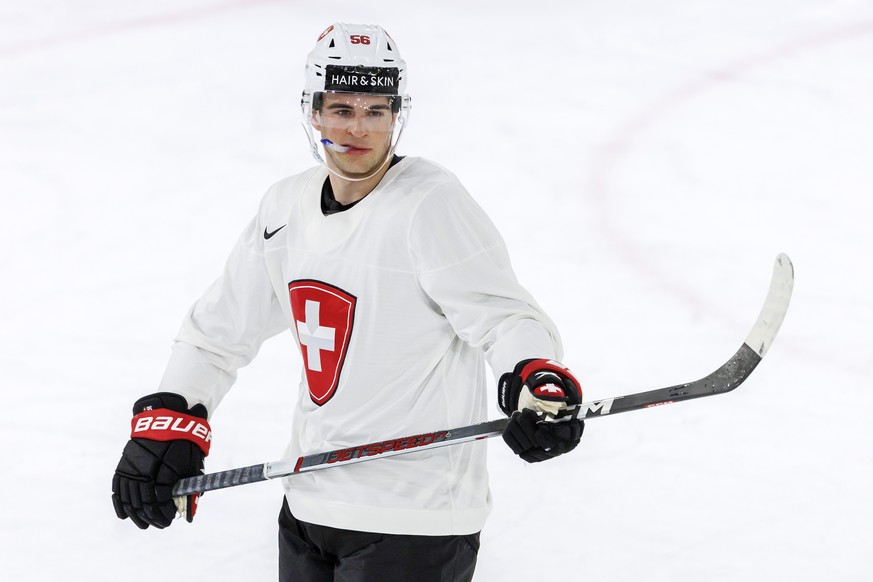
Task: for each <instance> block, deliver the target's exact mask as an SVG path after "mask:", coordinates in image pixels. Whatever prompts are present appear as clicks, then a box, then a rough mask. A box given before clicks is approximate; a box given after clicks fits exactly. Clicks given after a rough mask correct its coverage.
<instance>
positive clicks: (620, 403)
mask: <svg viewBox="0 0 873 582" xmlns="http://www.w3.org/2000/svg"><path fill="white" fill-rule="evenodd" d="M793 287H794V267H793V266H792V264H791V261H790V260H789V258H788V256H786V255H784V254H780V255H779V256H778V257H777V258H776V264H775V265H774V267H773V278H772V279H771V281H770V290H769V291H768V293H767V298H766V300H765V301H764V307H763V308H762V309H761V313H760V315H759V316H758V320H757V321H756V322H755V325H754V326H753V327H752V331H751V332H750V333H749V335H748V337H747V338H746V341H745V342H743V345H742V346H740V349H739V350H737V352H736V353H735V354H734V355H733V356H732V357H731V358H730V359H729V360H728V361H727V362H726V363H725V364H724V365H722V366H721V367H720V368H719V369H717V370H716V371H715V372H713V373H712V374H709V375H708V376H706V377H704V378H701V379H700V380H697V381H694V382H689V383H687V384H679V385H678V386H670V387H667V388H658V389H655V390H649V391H647V392H639V393H636V394H629V395H626V396H616V397H614V398H606V399H604V400H595V401H593V402H586V403H583V404H580V405H579V409H580V411H579V413H578V414H577V418H580V419H587V418H595V417H599V416H606V415H609V414H618V413H619V412H629V411H631V410H639V409H641V408H650V407H653V406H661V405H663V404H672V403H674V402H682V401H683V400H691V399H693V398H702V397H704V396H712V395H714V394H723V393H725V392H730V391H731V390H733V389H734V388H736V387H737V386H739V385H740V384H742V383H743V381H744V380H745V379H746V378H748V377H749V374H751V373H752V370H754V369H755V366H757V365H758V363H759V362H760V361H761V358H763V357H764V354H766V353H767V350H768V349H769V348H770V345H771V344H772V342H773V339H774V338H775V337H776V334H777V332H778V331H779V326H780V325H781V324H782V320H783V319H784V317H785V312H786V311H787V309H788V303H789V301H790V300H791V291H792V289H793ZM508 422H509V419H506V418H501V419H498V420H492V421H488V422H483V423H480V424H474V425H470V426H464V427H461V428H454V429H450V430H439V431H435V432H426V433H423V434H417V435H413V436H407V437H401V438H395V439H388V440H384V441H378V442H374V443H369V444H366V445H360V446H356V447H349V448H345V449H337V450H335V451H329V452H326V453H313V454H310V455H305V456H302V457H300V458H298V459H283V460H281V461H273V462H271V463H262V464H259V465H251V466H249V467H241V468H238V469H230V470H228V471H219V472H217V473H210V474H207V475H198V476H196V477H189V478H187V479H182V480H180V481H178V482H177V483H176V484H175V486H174V487H173V496H174V497H181V496H184V495H189V494H191V493H203V492H205V491H213V490H215V489H223V488H225V487H234V486H236V485H245V484H248V483H256V482H258V481H266V480H268V479H275V478H277V477H287V476H289V475H297V474H299V473H307V472H309V471H317V470H319V469H327V468H330V467H336V466H339V465H349V464H352V463H360V462H363V461H370V460H372V459H378V458H386V457H393V456H395V455H403V454H406V453H413V452H416V451H422V450H425V449H428V450H429V449H435V448H438V447H446V446H451V445H457V444H461V443H466V442H470V441H474V440H480V439H487V438H491V437H495V436H497V435H500V434H502V433H503V429H504V428H505V427H506V424H507V423H508Z"/></svg>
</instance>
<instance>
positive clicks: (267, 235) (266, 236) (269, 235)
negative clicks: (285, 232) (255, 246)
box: [264, 224, 288, 240]
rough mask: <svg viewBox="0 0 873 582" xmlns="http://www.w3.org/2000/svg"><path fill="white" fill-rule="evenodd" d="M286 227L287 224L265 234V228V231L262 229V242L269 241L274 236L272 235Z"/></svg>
mask: <svg viewBox="0 0 873 582" xmlns="http://www.w3.org/2000/svg"><path fill="white" fill-rule="evenodd" d="M286 226H288V225H287V224H283V225H282V226H280V227H279V228H277V229H276V230H274V231H273V232H267V229H266V228H265V229H264V240H270V239H271V238H273V235H274V234H276V233H277V232H279V231H280V230H282V229H283V228H285V227H286Z"/></svg>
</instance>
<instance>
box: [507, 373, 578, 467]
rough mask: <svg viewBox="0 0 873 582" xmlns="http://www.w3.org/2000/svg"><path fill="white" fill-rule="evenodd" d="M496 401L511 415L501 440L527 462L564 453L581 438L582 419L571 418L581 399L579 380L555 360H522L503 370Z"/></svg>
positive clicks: (546, 458)
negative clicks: (512, 368) (513, 366)
mask: <svg viewBox="0 0 873 582" xmlns="http://www.w3.org/2000/svg"><path fill="white" fill-rule="evenodd" d="M498 403H499V405H500V409H501V410H502V411H503V412H504V413H505V414H506V415H507V416H510V421H509V424H508V425H507V427H506V429H505V430H504V431H503V440H504V441H505V442H506V444H507V445H509V448H511V449H512V451H513V452H514V453H515V454H517V455H518V456H520V457H521V458H522V459H524V460H525V461H527V462H528V463H536V462H539V461H545V460H548V459H552V458H554V457H557V456H558V455H563V454H564V453H566V452H569V451H571V450H573V449H574V448H576V445H578V444H579V440H580V439H581V438H582V431H583V430H584V429H585V422H584V421H583V420H579V419H577V418H576V414H577V413H578V405H579V404H581V403H582V390H581V388H580V385H579V381H578V380H577V379H576V377H575V376H574V375H573V373H572V372H570V370H569V369H567V367H566V366H564V365H562V364H560V363H558V362H556V361H554V360H545V359H530V360H523V361H521V362H519V363H518V364H517V365H516V366H515V369H514V370H513V371H512V372H508V373H506V374H503V375H502V376H501V377H500V383H499V387H498Z"/></svg>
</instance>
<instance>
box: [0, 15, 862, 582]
mask: <svg viewBox="0 0 873 582" xmlns="http://www.w3.org/2000/svg"><path fill="white" fill-rule="evenodd" d="M334 21H348V22H362V23H380V24H382V25H383V26H385V27H386V28H387V29H388V31H389V32H390V33H391V34H392V35H393V36H394V37H395V38H396V39H397V43H398V44H399V46H400V48H401V51H402V54H403V56H404V57H405V59H406V60H407V62H408V63H409V70H410V74H409V80H410V81H409V83H410V84H409V88H410V92H411V93H412V95H413V100H414V101H413V102H414V107H413V112H412V117H411V123H410V125H409V129H408V131H407V133H406V134H405V136H404V138H403V141H402V143H401V148H400V153H402V154H405V155H421V156H425V157H428V158H431V159H433V160H435V161H437V162H438V163H440V164H442V165H444V166H446V167H448V168H449V169H451V170H452V171H454V172H455V173H456V174H457V175H458V176H459V177H460V178H461V180H462V181H463V182H464V184H465V185H466V186H467V188H468V189H469V190H470V191H471V192H472V194H473V195H474V197H475V198H476V199H477V200H478V201H479V202H480V203H481V205H482V206H483V207H484V208H485V209H486V210H487V211H488V212H489V214H490V215H491V216H492V218H493V220H494V221H495V223H496V224H497V226H498V227H499V229H500V230H501V232H502V233H503V234H504V236H505V238H506V242H507V244H508V246H509V248H510V252H511V254H512V256H513V260H514V266H515V268H516V270H517V273H518V275H519V278H520V279H521V280H522V282H523V283H524V284H525V285H526V286H527V287H528V288H529V289H530V290H531V291H532V292H533V294H534V295H535V296H536V297H537V298H538V300H539V301H540V303H541V304H542V305H543V306H544V307H545V308H546V309H547V310H548V312H549V313H550V314H551V315H552V316H553V317H554V319H555V320H556V321H557V323H558V324H559V326H560V328H561V330H562V333H563V336H564V342H565V347H566V357H565V362H566V363H567V364H568V365H570V367H571V368H573V369H574V370H575V371H576V372H577V374H578V375H579V376H580V377H581V378H582V381H583V384H584V390H585V396H586V399H587V400H591V399H598V398H604V397H608V396H614V395H617V394H622V393H628V392H636V391H641V390H646V389H651V388H656V387H661V386H667V385H671V384H677V383H680V382H685V381H690V380H694V379H696V378H699V377H701V376H703V375H705V374H707V373H709V372H711V371H712V370H713V369H715V368H716V367H717V366H718V365H720V364H721V363H722V362H723V361H724V360H725V359H727V357H728V356H730V355H731V354H732V353H733V352H734V351H735V350H736V348H738V347H739V345H740V343H741V342H742V340H743V339H744V338H745V335H746V333H747V331H748V328H749V327H750V326H751V324H752V323H753V321H754V320H755V317H756V316H757V313H758V309H759V308H760V304H761V302H762V301H763V298H764V294H765V292H766V289H767V283H768V281H769V277H770V272H771V265H772V261H773V260H774V259H775V257H776V255H777V253H779V252H786V253H788V254H789V255H790V256H791V258H792V259H793V261H794V265H795V268H796V273H797V282H796V287H795V294H794V299H793V303H792V305H791V308H790V310H789V313H788V317H787V318H786V320H785V323H784V326H783V329H782V332H781V334H780V336H779V337H778V338H777V339H776V341H775V343H774V345H773V347H772V349H771V350H770V352H769V353H768V355H767V357H766V358H765V360H764V361H763V362H762V363H761V365H760V366H759V368H758V369H757V370H756V371H755V373H754V374H753V375H752V376H751V378H750V379H749V380H748V381H747V383H746V384H744V385H743V386H742V387H741V388H740V389H738V390H737V391H735V392H732V393H730V394H727V395H724V396H718V397H714V398H708V399H704V400H697V401H693V402H688V403H682V404H677V405H674V406H666V407H661V408H659V409H653V410H647V411H642V412H634V413H628V414H624V415H619V416H615V417H611V418H604V419H596V420H592V421H590V422H589V423H588V427H587V429H586V434H585V436H584V438H583V442H582V445H581V446H580V447H579V449H577V451H575V452H574V453H573V454H572V455H568V456H566V457H563V458H561V459H558V460H555V461H553V462H550V463H547V464H541V465H533V466H527V465H525V464H524V463H523V462H521V461H519V460H517V459H516V458H514V457H513V456H512V454H511V453H510V452H509V450H508V449H506V448H505V447H504V445H503V444H502V443H500V442H499V440H495V441H491V442H490V444H489V448H490V472H491V478H492V488H493V494H494V499H495V508H494V511H493V513H492V515H491V518H490V520H489V522H488V524H487V526H486V528H485V530H484V532H483V536H482V542H483V544H482V550H481V553H480V560H479V567H478V571H477V580H534V579H536V580H539V579H543V578H546V579H555V580H588V581H635V582H636V581H641V580H646V581H699V580H707V581H710V580H712V581H722V580H724V581H727V580H730V581H741V580H742V581H748V580H792V581H821V580H852V581H862V580H863V581H866V580H870V579H873V578H871V577H873V557H871V556H873V523H871V522H873V504H871V500H870V492H871V491H873V430H871V426H873V423H871V421H870V416H871V414H873V386H871V380H870V378H871V376H873V340H871V332H873V300H871V294H873V274H871V271H873V265H871V261H870V258H869V257H870V251H871V247H873V212H871V201H870V198H871V195H873V3H871V2H869V1H866V0H865V1H861V0H856V1H853V0H732V1H728V0H707V1H701V0H697V1H695V0H669V1H666V0H665V1H663V2H647V1H645V0H612V1H608V2H607V1H594V0H582V1H575V2H571V1H563V2H561V1H555V0H541V1H537V2H532V1H531V2H517V1H503V2H471V1H465V2H459V1H456V0H444V1H441V2H426V3H425V2H422V3H416V2H397V1H391V2H381V1H370V2H360V1H357V2H352V1H347V0H332V1H330V2H292V1H289V0H285V1H280V0H260V1H259V0H223V1H222V0H172V1H171V0H153V1H151V2H134V1H133V0H68V1H62V0H29V1H28V2H22V1H19V0H2V2H0V200H2V206H0V249H2V250H0V273H2V288H0V299H2V300H0V378H2V380H0V383H2V387H3V388H2V401H0V455H2V459H0V460H2V463H0V567H2V574H0V576H2V577H3V579H4V580H14V581H16V582H18V581H29V580H88V581H95V582H96V581H117V580H124V581H126V582H138V581H144V580H209V581H215V582H219V581H229V580H274V579H275V577H276V553H277V550H276V541H275V539H276V525H275V521H276V516H277V513H278V509H279V505H280V499H281V487H280V485H279V483H276V482H268V483H261V484H257V485H251V486H245V487H239V488H236V489H229V490H225V491H220V492H214V493H210V494H208V495H206V496H205V497H204V498H203V500H202V502H201V507H200V513H199V514H198V516H197V519H196V520H195V522H194V523H193V524H190V525H189V524H186V523H184V522H181V521H180V522H177V523H174V524H173V526H172V527H171V528H169V529H167V530H164V531H157V530H154V529H150V530H148V531H140V530H138V529H137V528H136V527H134V526H133V524H132V523H131V522H130V521H124V522H122V521H120V520H118V519H117V518H116V517H115V515H114V512H113V510H112V507H111V503H110V495H109V493H110V491H109V488H110V480H111V475H112V471H113V470H114V467H115V464H116V463H117V461H118V458H119V456H120V452H121V449H122V447H123V445H124V442H125V441H126V439H127V435H128V431H129V415H130V406H131V404H132V403H133V401H134V400H135V399H136V398H138V397H139V396H141V395H144V394H148V393H150V392H153V391H154V390H155V388H156V386H157V382H158V380H159V379H160V376H161V374H162V372H163V368H164V364H165V362H166V360H167V357H168V355H169V348H170V345H171V339H172V337H173V335H174V334H175V332H176V330H177V328H178V326H179V324H180V322H181V318H182V316H183V314H184V312H185V311H186V309H187V308H188V306H189V305H190V304H191V303H192V302H193V301H194V300H195V299H196V298H197V297H198V295H199V294H200V293H201V292H202V290H203V289H205V287H206V286H207V285H208V284H209V283H210V282H211V281H212V280H213V279H214V278H215V277H216V276H217V275H218V274H219V272H220V269H221V266H222V264H223V261H224V258H225V256H226V254H227V252H228V251H229V250H230V248H231V246H232V244H233V241H234V240H235V238H236V236H237V235H238V233H239V232H240V231H241V230H242V228H243V226H244V225H245V223H246V222H247V221H248V219H249V217H250V216H251V215H252V214H253V213H254V212H255V210H256V206H257V203H258V200H259V198H260V197H261V195H262V194H263V192H264V191H265V190H266V188H267V187H268V186H269V185H270V184H271V183H273V182H274V181H276V180H278V179H280V178H281V177H283V176H286V175H289V174H292V173H296V172H298V171H300V170H302V169H304V168H306V167H309V166H310V165H311V164H312V163H313V161H312V159H311V157H310V155H309V153H308V151H307V147H306V143H305V138H304V134H303V131H302V130H301V128H300V126H299V120H298V102H299V94H300V91H301V89H302V68H303V62H304V58H305V55H306V53H307V52H308V51H309V50H310V48H311V47H312V45H313V43H314V41H315V39H316V37H317V35H318V33H319V32H321V30H323V29H324V28H325V27H326V26H327V25H328V24H330V23H331V22H334ZM433 234H434V236H435V237H438V236H440V233H433ZM385 357H387V358H390V354H385ZM299 372H300V357H299V354H298V353H297V352H296V347H295V346H294V344H293V341H292V338H291V336H290V334H284V335H283V336H280V337H279V338H277V339H275V340H273V341H271V342H269V343H268V344H266V345H265V346H264V348H263V350H262V353H261V355H260V356H259V357H258V359H257V360H256V361H255V363H254V364H253V365H252V366H250V367H249V368H247V369H245V370H243V371H242V372H241V374H240V378H239V381H238V383H237V386H236V387H235V389H234V390H233V391H232V392H231V394H230V395H229V396H228V397H227V399H226V400H225V401H224V403H223V404H222V406H221V407H220V408H219V410H218V411H217V412H216V414H215V415H214V418H213V419H212V427H213V430H214V433H215V442H214V446H213V453H212V454H211V455H210V457H209V459H208V460H207V469H208V470H212V471H215V470H221V469H228V468H232V467H237V466H243V465H249V464H253V463H258V462H264V461H269V460H274V459H275V458H277V457H278V456H279V455H280V454H281V452H282V449H283V447H284V445H285V441H286V439H287V437H288V433H289V427H288V421H289V417H290V407H291V403H292V401H293V399H294V391H295V390H296V381H297V378H298V375H299ZM493 414H494V417H496V416H497V411H496V409H495V410H494V413H493ZM389 436H397V435H386V437H389ZM376 462H378V461H376Z"/></svg>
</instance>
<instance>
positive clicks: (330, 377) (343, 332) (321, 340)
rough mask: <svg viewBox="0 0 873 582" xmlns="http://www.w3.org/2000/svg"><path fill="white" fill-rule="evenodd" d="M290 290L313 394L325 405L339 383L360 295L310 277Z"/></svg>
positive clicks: (293, 311)
mask: <svg viewBox="0 0 873 582" xmlns="http://www.w3.org/2000/svg"><path fill="white" fill-rule="evenodd" d="M288 293H289V295H290V297H291V314H292V316H293V317H294V331H295V333H296V334H297V343H298V344H299V345H300V351H301V352H302V353H303V369H304V370H305V372H306V383H307V384H309V397H310V398H311V399H312V401H313V402H314V403H316V404H318V405H319V406H321V405H323V404H324V403H325V402H327V401H328V400H330V399H331V398H332V397H333V395H334V392H336V388H337V386H338V385H339V379H340V373H341V372H342V368H343V362H344V361H345V359H346V351H347V350H348V347H349V340H350V339H351V336H352V324H353V323H354V320H355V303H356V302H357V298H356V297H355V296H354V295H351V294H349V293H346V292H345V291H343V290H342V289H339V288H338V287H334V286H333V285H329V284H327V283H323V282H321V281H314V280H308V279H307V280H299V281H291V282H290V283H289V284H288Z"/></svg>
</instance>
